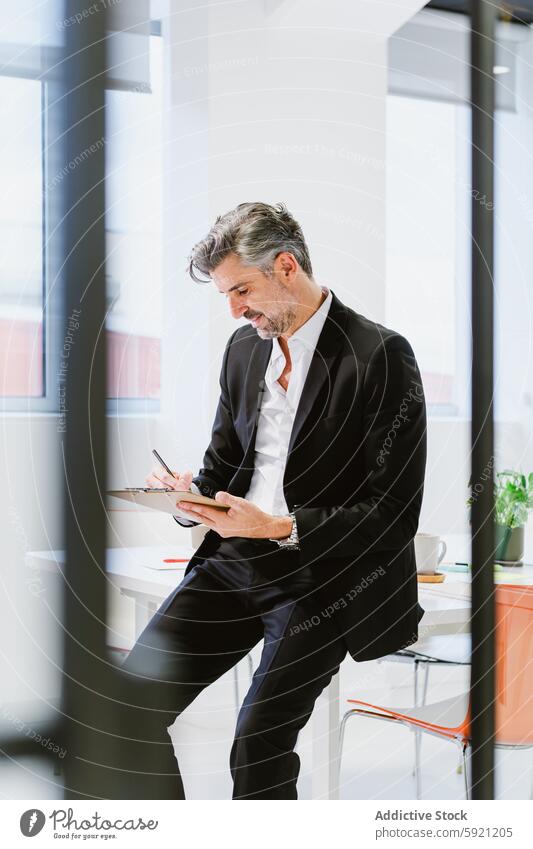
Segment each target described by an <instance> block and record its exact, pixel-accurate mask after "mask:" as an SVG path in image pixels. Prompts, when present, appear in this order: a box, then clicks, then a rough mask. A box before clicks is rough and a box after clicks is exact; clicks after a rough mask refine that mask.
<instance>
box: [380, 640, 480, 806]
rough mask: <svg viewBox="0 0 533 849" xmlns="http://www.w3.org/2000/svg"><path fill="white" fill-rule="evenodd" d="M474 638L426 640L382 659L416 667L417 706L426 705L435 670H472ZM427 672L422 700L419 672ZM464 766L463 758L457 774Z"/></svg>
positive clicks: (418, 744)
mask: <svg viewBox="0 0 533 849" xmlns="http://www.w3.org/2000/svg"><path fill="white" fill-rule="evenodd" d="M470 654H471V637H470V634H468V633H466V634H463V633H461V634H445V635H435V634H434V635H432V636H429V637H425V638H424V637H423V638H422V639H420V640H418V642H417V643H415V644H413V645H412V646H411V647H410V648H408V649H400V650H399V651H397V652H394V653H393V654H389V655H387V656H386V657H382V658H380V659H379V661H378V663H383V662H385V661H396V662H400V663H401V662H408V663H412V664H413V671H414V682H413V683H414V694H413V696H414V702H413V703H414V705H415V706H416V705H425V704H426V698H427V691H428V681H429V670H430V667H431V666H438V665H442V666H470ZM419 666H422V667H423V669H424V684H423V689H422V698H420V697H419V689H420V688H419V680H418V679H419V675H418V668H419ZM421 745H422V732H421V731H418V730H416V731H415V763H414V768H413V775H414V776H415V777H416V778H417V781H418V782H419V783H420V768H419V767H420V749H421ZM462 769H463V762H462V758H461V755H460V756H459V764H458V766H457V772H459V773H460V772H462ZM417 798H420V787H417Z"/></svg>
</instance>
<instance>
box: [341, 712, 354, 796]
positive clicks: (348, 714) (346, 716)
mask: <svg viewBox="0 0 533 849" xmlns="http://www.w3.org/2000/svg"><path fill="white" fill-rule="evenodd" d="M355 714H356V711H355V710H347V711H346V713H345V714H344V716H343V717H342V720H341V724H340V728H339V751H338V758H337V787H340V779H341V760H342V749H343V746H344V732H345V729H346V723H347V722H348V720H349V719H350V718H351V717H352V716H355Z"/></svg>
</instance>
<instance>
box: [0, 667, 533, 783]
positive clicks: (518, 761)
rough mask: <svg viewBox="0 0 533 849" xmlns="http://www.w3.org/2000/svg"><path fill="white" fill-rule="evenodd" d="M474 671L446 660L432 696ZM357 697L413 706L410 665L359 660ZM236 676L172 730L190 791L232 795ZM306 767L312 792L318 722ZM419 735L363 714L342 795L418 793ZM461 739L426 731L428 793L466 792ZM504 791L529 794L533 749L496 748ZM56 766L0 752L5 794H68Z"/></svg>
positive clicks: (346, 760)
mask: <svg viewBox="0 0 533 849" xmlns="http://www.w3.org/2000/svg"><path fill="white" fill-rule="evenodd" d="M239 672H240V675H239V679H240V689H241V698H242V697H243V695H244V692H245V688H246V686H247V680H248V671H247V666H246V664H244V663H243V664H241V665H240V668H239ZM468 674H469V673H468V670H467V669H466V668H458V667H455V668H454V667H448V668H443V667H438V668H434V669H432V670H431V672H430V680H429V690H428V702H429V701H438V700H439V699H444V698H448V697H450V696H451V695H454V694H455V693H459V692H461V691H463V690H464V689H466V688H467V686H468ZM349 696H353V697H355V698H361V699H364V700H367V701H375V702H377V703H379V702H381V703H383V704H385V705H387V704H388V705H390V706H393V705H397V706H401V705H412V703H413V673H412V667H411V666H410V664H403V663H402V664H400V663H392V662H388V661H383V662H375V661H372V662H370V663H364V664H356V663H354V662H353V661H351V660H347V661H345V663H344V664H343V667H342V670H341V706H342V709H343V710H344V706H345V699H346V698H348V697H349ZM235 718H236V714H235V698H234V687H233V676H232V675H231V674H230V675H227V676H224V678H223V679H221V680H220V681H219V682H218V683H217V684H215V685H213V687H211V688H209V689H208V690H206V691H205V692H204V693H203V694H202V695H201V696H200V697H199V698H198V699H197V700H196V702H195V703H194V704H193V705H191V707H190V708H189V709H188V710H187V711H186V712H185V713H184V714H183V716H182V717H180V718H179V719H178V721H177V722H176V723H175V725H174V727H173V729H172V737H173V740H174V744H175V748H176V752H177V754H178V757H179V762H180V766H181V770H182V774H183V779H184V784H185V789H186V793H187V798H189V799H229V798H231V780H230V775H229V769H228V756H229V751H230V748H231V742H232V737H233V731H234V726H235ZM298 752H299V754H300V758H301V762H302V768H301V773H300V780H299V796H300V798H301V799H308V798H310V792H311V769H312V759H311V746H310V727H309V726H308V727H307V728H305V729H304V731H303V732H302V734H301V736H300V740H299V742H298ZM413 755H414V738H413V735H412V734H411V733H410V732H409V731H408V730H407V729H405V728H402V727H396V726H393V725H392V724H390V723H385V722H378V721H375V720H372V719H366V718H360V717H355V718H354V719H352V720H351V721H350V722H349V723H348V726H347V733H346V739H345V746H344V754H343V762H342V772H341V798H342V799H414V798H415V784H414V777H413V775H412V766H413ZM458 763H459V749H458V747H457V746H455V745H453V744H451V743H448V742H441V741H440V740H438V739H436V738H433V737H430V736H427V735H426V736H425V737H424V738H423V742H422V798H424V799H462V798H464V780H463V776H462V775H461V774H460V773H458V772H457V765H458ZM496 764H497V771H496V789H497V797H498V798H505V799H528V798H529V796H530V792H531V788H532V785H533V750H532V749H530V750H525V751H506V752H501V751H500V752H497V754H496ZM57 782H58V779H57V778H55V777H54V776H53V774H52V769H51V767H50V766H49V765H48V764H46V763H43V762H41V761H39V760H37V759H23V760H21V761H20V763H18V764H15V763H11V762H9V761H7V760H5V759H0V798H3V799H53V798H55V799H57V798H61V797H62V792H61V787H60V785H59V784H58V783H57Z"/></svg>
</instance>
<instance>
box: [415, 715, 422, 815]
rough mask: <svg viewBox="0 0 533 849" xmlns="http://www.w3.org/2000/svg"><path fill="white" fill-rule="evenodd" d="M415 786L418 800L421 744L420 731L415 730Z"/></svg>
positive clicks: (420, 783) (420, 793)
mask: <svg viewBox="0 0 533 849" xmlns="http://www.w3.org/2000/svg"><path fill="white" fill-rule="evenodd" d="M414 733H415V784H416V798H417V799H420V798H421V796H422V775H421V770H420V748H421V747H420V744H421V742H422V741H421V736H422V735H421V733H420V731H416V730H415V732H414Z"/></svg>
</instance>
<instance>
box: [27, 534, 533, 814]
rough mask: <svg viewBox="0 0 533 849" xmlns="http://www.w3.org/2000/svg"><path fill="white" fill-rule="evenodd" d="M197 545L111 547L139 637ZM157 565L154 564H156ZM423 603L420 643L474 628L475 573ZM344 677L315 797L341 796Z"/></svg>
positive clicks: (522, 576) (317, 725) (323, 737)
mask: <svg viewBox="0 0 533 849" xmlns="http://www.w3.org/2000/svg"><path fill="white" fill-rule="evenodd" d="M446 542H448V545H449V553H451V555H452V557H453V558H454V559H457V560H467V559H468V557H467V555H466V552H467V550H468V546H469V540H468V537H462V536H461V537H459V536H456V537H451V536H450V537H446ZM193 551H194V550H193V548H191V547H186V546H174V547H172V548H171V547H165V548H163V547H137V548H122V549H119V548H112V549H108V550H107V554H106V563H107V577H108V580H109V581H110V583H111V584H112V585H113V586H115V587H117V588H118V589H119V590H120V592H121V593H123V594H124V595H126V596H129V597H130V598H133V599H134V600H135V635H136V636H138V635H139V634H140V633H141V631H142V630H143V628H144V627H145V625H146V624H147V623H148V621H149V620H150V619H151V617H152V616H153V614H154V612H155V610H156V609H157V607H158V606H159V604H161V602H162V601H163V600H164V599H165V598H166V597H167V596H168V594H169V593H170V592H171V590H172V589H173V588H174V587H175V586H176V585H177V584H179V582H180V581H181V579H182V577H183V572H184V570H185V566H186V564H181V563H180V564H172V565H171V566H166V567H165V568H164V569H158V568H153V567H159V566H162V565H163V563H162V561H163V559H164V558H168V557H176V558H189V557H190V556H191V555H192V554H193ZM27 563H28V566H29V567H30V568H34V569H43V570H45V571H51V572H56V573H57V572H58V571H61V568H62V564H63V563H64V553H63V552H53V551H34V552H30V553H29V554H28V555H27ZM443 565H444V564H443ZM150 567H152V568H150ZM495 574H496V581H497V582H498V583H505V582H506V581H509V582H511V581H512V583H522V584H533V566H524V567H515V568H505V569H502V571H501V572H498V573H495ZM418 588H419V598H420V604H421V605H422V607H423V608H424V610H425V614H424V616H423V617H422V619H421V621H420V624H419V626H418V633H419V641H422V640H423V639H424V638H425V637H427V636H430V635H437V634H453V633H459V632H461V631H468V630H469V620H470V575H469V574H467V573H460V572H459V573H454V572H448V573H447V576H446V579H445V581H444V582H443V583H442V584H419V585H418ZM339 717H340V705H339V676H338V675H335V676H334V677H333V678H332V680H331V683H330V685H329V687H328V688H327V689H326V690H324V692H323V693H322V695H321V696H320V697H319V699H318V700H317V702H316V705H315V710H314V712H313V717H312V736H313V782H312V796H313V798H314V799H336V798H338V788H337V758H338V739H339Z"/></svg>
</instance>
